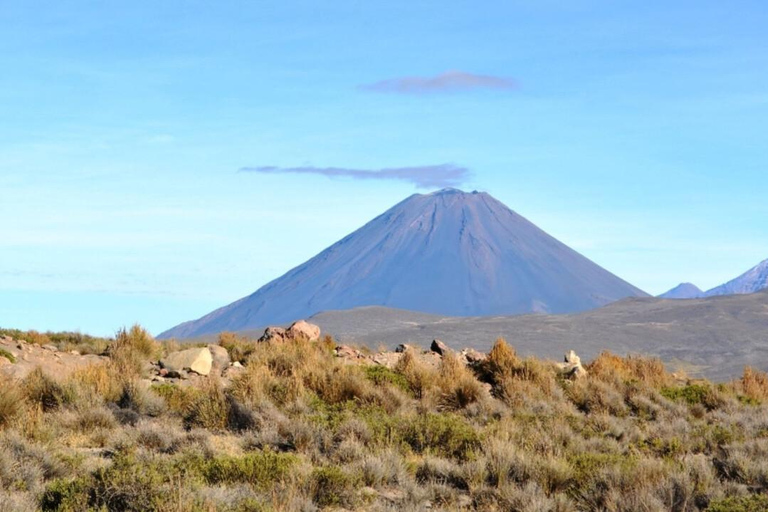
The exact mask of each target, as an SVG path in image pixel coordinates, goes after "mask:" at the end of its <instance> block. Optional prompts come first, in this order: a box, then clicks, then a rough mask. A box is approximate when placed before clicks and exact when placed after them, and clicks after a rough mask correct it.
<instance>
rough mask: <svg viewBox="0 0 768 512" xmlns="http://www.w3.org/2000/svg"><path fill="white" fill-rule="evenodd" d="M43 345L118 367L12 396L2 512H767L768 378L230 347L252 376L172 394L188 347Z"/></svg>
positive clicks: (29, 384) (602, 360)
mask: <svg viewBox="0 0 768 512" xmlns="http://www.w3.org/2000/svg"><path fill="white" fill-rule="evenodd" d="M22 334H23V333H22ZM11 335H12V336H14V337H17V338H18V336H17V334H11ZM44 336H46V337H47V338H48V341H49V342H53V343H71V344H72V345H73V346H78V347H79V348H78V350H81V351H83V352H85V351H86V350H87V349H86V347H85V346H86V345H89V344H92V349H93V351H95V352H99V353H104V354H108V355H109V356H110V357H109V360H108V362H107V363H106V364H100V365H94V366H90V367H87V368H84V369H82V370H78V371H77V372H76V373H75V374H73V375H72V376H71V377H69V378H67V379H66V380H64V381H59V380H56V379H54V378H52V377H50V376H48V375H46V374H44V373H43V372H40V371H36V372H32V373H31V374H29V375H28V376H27V377H26V378H25V379H24V380H23V381H21V382H16V381H13V382H12V381H9V380H8V379H5V380H3V381H0V511H11V510H35V509H42V510H62V511H79V510H117V511H134V510H135V511H140V510H141V511H145V510H162V511H171V510H173V511H194V510H199V511H209V510H224V511H271V510H275V511H292V510H317V509H328V510H333V509H348V510H424V509H427V508H431V509H432V510H487V511H496V510H498V511H502V510H504V511H508V510H513V511H531V512H533V511H557V512H566V511H586V510H607V511H697V510H708V511H717V512H724V511H729V512H736V511H758V510H768V497H766V495H765V494H763V493H765V492H766V491H768V377H767V376H766V375H765V374H763V373H760V372H756V371H753V370H750V369H746V370H745V372H744V376H743V378H741V379H738V380H736V381H733V382H730V383H725V384H718V385H715V384H712V383H710V382H706V381H689V380H682V379H680V378H678V377H676V376H673V375H672V374H670V373H668V372H667V371H666V370H665V368H664V366H663V364H662V363H661V362H660V361H658V360H655V359H649V358H642V357H628V358H623V357H618V356H615V355H611V354H609V353H605V354H603V355H601V356H600V357H599V358H597V359H596V360H594V361H592V362H591V363H589V364H587V365H586V369H587V370H588V372H589V376H588V377H586V378H583V379H578V380H574V381H570V380H567V379H564V378H563V377H561V376H560V373H559V372H558V371H557V369H556V367H555V365H554V364H553V363H550V362H546V361H541V360H537V359H524V358H521V357H519V356H518V355H517V354H516V353H515V351H514V349H513V348H512V347H511V346H509V345H508V344H507V343H505V342H504V341H502V340H499V341H497V342H496V344H495V346H494V347H493V350H492V351H491V352H490V354H489V355H488V357H487V359H486V360H485V361H483V362H479V363H477V364H475V365H474V366H471V367H468V366H466V365H465V364H464V363H462V362H460V360H459V358H458V357H457V356H455V355H452V354H448V355H446V356H444V357H443V358H442V359H441V360H440V362H439V364H438V365H437V366H433V365H430V364H427V362H425V360H424V359H423V358H421V357H419V355H418V354H416V353H414V352H406V353H405V354H403V356H402V357H401V358H400V360H399V362H398V363H397V365H396V366H395V367H394V368H392V369H389V368H386V367H384V366H367V365H361V364H356V363H349V362H347V361H345V360H343V359H340V358H337V357H336V356H335V355H334V350H333V349H334V345H333V341H332V340H330V339H326V340H325V341H322V342H316V343H310V342H305V341H290V342H286V343H283V344H271V343H260V344H256V343H253V342H250V341H247V340H243V339H241V338H238V337H236V336H234V335H222V338H221V344H222V346H224V347H226V348H227V350H228V351H229V352H230V354H231V356H232V359H233V360H237V361H241V362H242V363H243V365H244V369H242V370H241V371H240V372H239V373H238V374H237V375H235V376H233V377H231V378H227V379H225V380H221V379H219V378H216V377H210V378H202V379H198V380H195V381H194V383H192V381H190V383H186V385H172V384H168V383H159V384H157V383H155V384H152V383H149V382H148V381H147V380H145V379H143V374H144V372H146V371H147V370H146V366H147V362H148V361H150V360H153V359H156V358H157V357H159V356H160V355H161V353H162V352H163V351H168V350H174V349H175V348H177V347H175V346H174V345H173V344H167V345H165V346H162V345H160V344H158V343H156V342H155V341H154V340H152V339H151V337H150V336H149V335H148V334H147V333H146V332H144V331H143V330H142V329H141V328H139V327H134V328H133V329H131V330H129V331H121V332H120V333H118V335H117V336H116V338H115V339H114V340H99V339H95V338H94V339H87V338H80V339H74V338H73V339H70V338H67V339H63V340H59V341H54V339H55V336H52V335H51V334H47V335H44ZM20 339H24V338H20ZM46 343H47V342H46Z"/></svg>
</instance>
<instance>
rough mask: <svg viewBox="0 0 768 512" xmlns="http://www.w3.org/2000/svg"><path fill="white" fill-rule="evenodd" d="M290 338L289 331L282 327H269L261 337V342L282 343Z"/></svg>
mask: <svg viewBox="0 0 768 512" xmlns="http://www.w3.org/2000/svg"><path fill="white" fill-rule="evenodd" d="M286 339H288V335H287V331H286V330H285V329H283V328H282V327H267V329H266V330H265V331H264V334H262V336H261V338H259V340H258V341H259V343H281V342H283V341H285V340H286Z"/></svg>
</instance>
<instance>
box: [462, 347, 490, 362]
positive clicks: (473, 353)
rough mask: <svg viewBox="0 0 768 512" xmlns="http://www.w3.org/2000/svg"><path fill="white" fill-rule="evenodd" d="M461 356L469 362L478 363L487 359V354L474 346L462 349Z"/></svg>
mask: <svg viewBox="0 0 768 512" xmlns="http://www.w3.org/2000/svg"><path fill="white" fill-rule="evenodd" d="M461 357H462V358H463V359H464V361H465V362H466V363H467V364H477V363H480V362H482V361H485V354H483V353H482V352H479V351H477V350H475V349H473V348H465V349H464V350H462V351H461Z"/></svg>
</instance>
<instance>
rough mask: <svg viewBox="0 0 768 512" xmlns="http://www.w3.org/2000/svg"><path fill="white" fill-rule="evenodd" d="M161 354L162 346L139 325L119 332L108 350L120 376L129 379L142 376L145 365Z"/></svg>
mask: <svg viewBox="0 0 768 512" xmlns="http://www.w3.org/2000/svg"><path fill="white" fill-rule="evenodd" d="M161 353H162V346H161V345H160V344H159V343H158V342H156V341H155V340H154V338H152V335H150V334H149V332H147V331H146V330H145V329H144V328H143V327H141V326H140V325H138V324H136V325H134V326H133V327H131V328H130V330H125V329H121V330H120V331H118V332H117V335H116V336H115V341H114V342H113V343H112V345H110V347H109V350H108V354H109V357H110V358H111V359H112V362H113V363H114V365H115V368H116V370H117V372H118V374H119V375H123V376H126V377H128V378H130V377H133V376H137V375H141V374H142V372H143V370H144V366H145V364H146V363H147V362H148V361H150V360H153V359H157V358H158V357H160V354H161Z"/></svg>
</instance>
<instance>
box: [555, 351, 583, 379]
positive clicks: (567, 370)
mask: <svg viewBox="0 0 768 512" xmlns="http://www.w3.org/2000/svg"><path fill="white" fill-rule="evenodd" d="M557 367H558V368H559V369H560V372H561V373H562V374H563V375H565V376H566V377H568V378H571V379H582V378H584V377H586V376H587V375H589V373H588V372H587V370H585V369H584V367H583V366H581V358H580V357H579V356H577V355H576V352H574V351H573V350H571V351H569V352H568V353H567V354H565V362H563V363H557Z"/></svg>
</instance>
